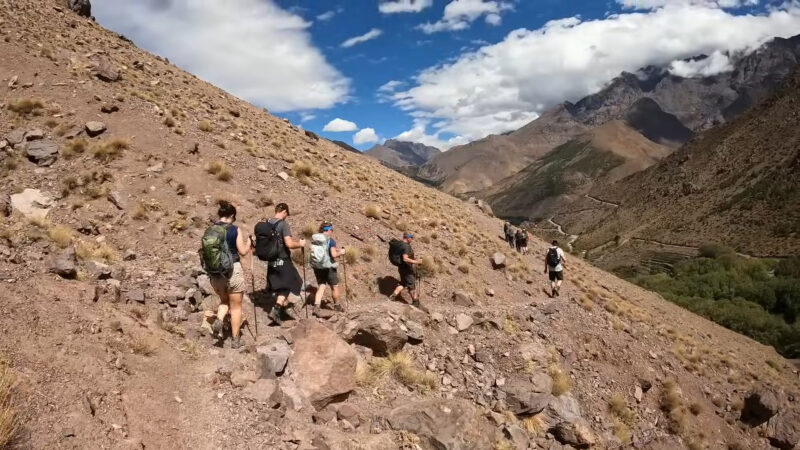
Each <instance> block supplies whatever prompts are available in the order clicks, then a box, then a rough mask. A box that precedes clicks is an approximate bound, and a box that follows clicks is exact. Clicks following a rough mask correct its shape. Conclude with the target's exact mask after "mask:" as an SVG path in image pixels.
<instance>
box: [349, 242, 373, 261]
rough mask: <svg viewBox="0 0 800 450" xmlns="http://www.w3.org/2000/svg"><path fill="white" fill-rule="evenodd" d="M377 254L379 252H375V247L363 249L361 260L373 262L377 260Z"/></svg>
mask: <svg viewBox="0 0 800 450" xmlns="http://www.w3.org/2000/svg"><path fill="white" fill-rule="evenodd" d="M348 251H350V250H348ZM377 253H378V252H377V250H375V247H372V246H370V245H368V246H366V247H364V248H362V249H361V260H362V261H364V262H372V260H373V258H375V255H376V254H377Z"/></svg>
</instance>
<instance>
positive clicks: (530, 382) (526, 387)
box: [501, 373, 553, 415]
mask: <svg viewBox="0 0 800 450" xmlns="http://www.w3.org/2000/svg"><path fill="white" fill-rule="evenodd" d="M552 389H553V381H552V379H551V378H550V377H549V376H548V375H547V374H545V373H538V374H536V375H534V376H533V377H530V378H523V377H518V376H515V377H513V378H510V379H508V380H506V381H505V384H504V386H502V388H501V390H502V391H503V392H505V394H506V399H505V401H506V405H507V406H508V410H509V411H511V412H513V413H514V414H517V415H520V414H526V415H528V414H537V413H539V412H541V411H542V410H544V409H545V408H546V407H547V405H548V404H549V403H550V400H551V399H552V395H551V394H550V392H551V391H552Z"/></svg>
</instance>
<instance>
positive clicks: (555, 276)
mask: <svg viewBox="0 0 800 450" xmlns="http://www.w3.org/2000/svg"><path fill="white" fill-rule="evenodd" d="M548 272H549V274H550V281H556V280H563V279H564V271H563V270H559V271H558V272H556V271H555V270H550V271H548Z"/></svg>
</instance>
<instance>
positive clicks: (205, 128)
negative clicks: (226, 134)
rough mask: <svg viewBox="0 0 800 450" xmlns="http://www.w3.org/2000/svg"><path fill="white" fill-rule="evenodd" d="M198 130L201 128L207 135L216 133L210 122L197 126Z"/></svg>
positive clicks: (205, 121) (206, 121)
mask: <svg viewBox="0 0 800 450" xmlns="http://www.w3.org/2000/svg"><path fill="white" fill-rule="evenodd" d="M197 128H199V129H200V131H204V132H206V133H210V132H212V131H214V126H213V125H211V122H209V121H208V120H203V121H201V122H200V123H199V124H198V125H197Z"/></svg>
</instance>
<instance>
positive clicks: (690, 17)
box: [393, 3, 800, 140]
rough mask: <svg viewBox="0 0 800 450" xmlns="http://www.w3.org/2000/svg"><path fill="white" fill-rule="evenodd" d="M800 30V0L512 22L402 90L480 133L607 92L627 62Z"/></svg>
mask: <svg viewBox="0 0 800 450" xmlns="http://www.w3.org/2000/svg"><path fill="white" fill-rule="evenodd" d="M798 30H800V6H797V5H796V4H794V5H786V6H784V7H783V9H772V10H770V11H769V13H766V14H763V15H733V14H730V13H728V12H727V11H725V10H723V9H719V8H717V7H711V6H706V5H696V4H685V3H681V4H675V5H667V6H664V7H661V8H658V9H655V10H652V11H645V12H631V13H626V14H617V15H611V16H608V17H606V18H603V19H598V20H590V21H582V20H581V19H579V18H576V17H573V18H567V19H562V20H556V21H551V22H548V23H547V24H545V25H544V26H543V27H542V28H540V29H537V30H526V29H519V30H515V31H512V32H511V33H509V34H508V35H507V36H506V38H505V39H504V40H503V41H501V42H499V43H497V44H494V45H488V46H484V47H482V48H480V49H478V50H477V51H474V52H469V53H465V54H462V55H461V56H460V57H459V58H458V59H457V60H456V61H455V62H449V63H446V64H442V65H438V66H434V67H430V68H428V69H425V70H423V71H422V72H420V73H419V74H418V75H417V76H416V78H415V81H414V85H413V86H412V87H411V88H410V89H406V90H404V91H401V92H396V93H394V94H393V99H394V102H395V104H396V105H397V106H399V107H400V108H402V109H404V110H406V111H408V112H409V113H411V115H412V116H413V117H416V118H421V119H426V120H429V121H430V123H431V124H433V125H432V126H433V128H434V129H435V130H437V132H447V133H452V134H454V135H458V136H464V137H466V138H468V139H470V140H474V139H479V138H481V137H484V136H486V135H487V134H492V133H502V132H506V131H510V130H514V129H517V128H519V127H521V126H522V125H524V124H526V123H527V122H529V121H530V120H533V119H535V118H536V117H538V114H539V113H541V112H543V111H544V110H545V109H547V108H549V107H551V106H553V105H555V104H557V103H560V102H562V101H564V100H572V101H575V100H578V99H580V98H581V97H583V96H586V95H588V94H590V93H593V92H596V91H598V90H599V89H601V88H602V87H603V86H604V85H605V84H606V83H607V82H608V81H610V80H611V79H612V78H614V77H616V76H618V75H619V74H620V72H622V71H624V70H626V71H635V70H637V69H638V68H640V67H643V66H647V65H650V64H653V65H669V64H670V63H671V62H673V61H676V60H681V59H685V58H689V57H692V56H696V55H699V54H706V55H712V54H713V53H714V52H715V51H726V50H730V51H743V50H750V49H754V48H757V47H758V46H760V45H761V44H763V43H764V42H766V41H768V40H769V39H771V38H772V37H774V36H781V37H789V36H792V35H794V34H797V33H798ZM716 58H717V59H714V58H713V57H712V60H711V61H709V63H712V62H713V63H714V64H716V63H718V62H720V60H719V57H716ZM675 67H677V70H682V69H681V68H680V65H678V66H675ZM712 69H713V70H722V69H720V68H719V66H713V67H709V68H707V70H712ZM687 70H688V69H687Z"/></svg>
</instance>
